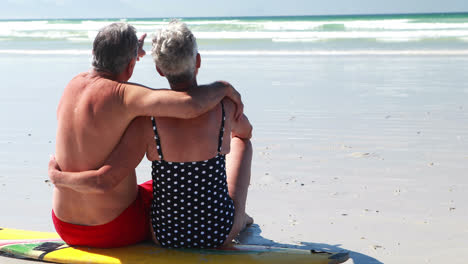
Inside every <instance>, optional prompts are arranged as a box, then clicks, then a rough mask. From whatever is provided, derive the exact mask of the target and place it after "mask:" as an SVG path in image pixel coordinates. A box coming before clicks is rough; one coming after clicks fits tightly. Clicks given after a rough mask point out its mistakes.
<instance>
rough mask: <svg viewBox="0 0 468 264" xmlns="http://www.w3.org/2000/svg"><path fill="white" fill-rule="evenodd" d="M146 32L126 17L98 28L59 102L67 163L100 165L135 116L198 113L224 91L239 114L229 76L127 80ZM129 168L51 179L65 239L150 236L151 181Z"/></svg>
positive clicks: (76, 167) (110, 243) (97, 243)
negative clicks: (148, 83) (189, 86)
mask: <svg viewBox="0 0 468 264" xmlns="http://www.w3.org/2000/svg"><path fill="white" fill-rule="evenodd" d="M144 37H145V36H143V37H142V38H141V39H140V41H139V40H138V38H137V36H136V31H135V29H134V28H133V27H132V26H130V25H128V24H125V23H114V24H111V25H109V26H106V27H104V28H103V29H102V30H101V31H100V32H99V33H98V35H97V36H96V39H95V40H94V44H93V63H92V64H93V69H92V70H90V71H89V72H85V73H81V74H79V75H78V76H76V77H75V78H73V79H72V80H71V81H70V83H69V84H68V86H67V87H66V88H65V90H64V93H63V96H62V98H61V100H60V103H59V106H58V110H57V118H58V128H57V138H56V140H57V145H56V161H57V163H58V165H59V166H60V168H61V169H62V170H64V171H71V172H73V171H85V170H92V169H95V168H98V167H100V166H102V165H103V162H104V161H105V160H106V158H107V157H108V156H109V154H110V153H111V152H112V151H113V149H114V148H115V146H116V145H117V144H118V143H119V141H120V139H121V137H122V135H123V134H124V132H125V130H126V129H127V127H128V126H129V124H130V123H131V122H132V120H133V119H135V117H137V116H158V117H163V116H166V117H177V118H192V117H195V116H198V115H200V114H202V113H204V112H205V111H208V110H209V109H211V108H212V107H214V106H215V105H216V104H218V103H219V102H220V101H221V99H223V98H224V97H225V96H227V97H229V98H230V99H232V100H233V101H234V102H235V103H236V104H237V106H238V116H240V113H241V112H242V102H241V101H240V95H239V94H238V93H237V92H236V91H235V90H234V89H233V88H232V87H231V86H230V85H229V84H227V83H223V82H217V83H213V84H211V85H207V86H203V87H202V88H203V89H200V91H194V92H193V93H188V92H187V93H184V92H175V91H170V90H152V89H149V88H146V87H144V86H141V85H137V84H131V83H127V81H128V80H129V79H130V77H131V76H132V73H133V69H134V67H135V63H136V61H137V60H138V57H139V56H142V55H144V51H142V44H143V40H144ZM139 42H140V44H139ZM129 158H130V157H129ZM123 162H124V161H123ZM135 166H136V165H135ZM106 169H109V168H108V167H106V166H104V167H103V168H102V170H106ZM129 171H130V172H129ZM125 173H126V174H125V175H122V177H119V178H115V179H110V180H109V181H107V180H102V179H101V178H96V177H94V178H92V177H86V175H84V176H83V175H80V176H79V177H68V178H60V177H56V178H54V179H53V183H54V184H55V188H54V193H53V211H52V218H53V221H54V225H55V228H56V230H57V232H58V233H59V235H60V236H61V237H62V239H63V240H64V241H65V242H67V243H69V244H73V245H86V246H93V247H118V246H125V245H129V244H134V243H137V242H140V241H142V240H144V239H146V238H147V237H148V233H149V232H148V225H147V223H148V216H147V213H146V211H145V210H146V209H145V208H146V207H147V205H146V203H147V202H148V201H149V200H148V199H151V198H152V197H151V190H150V189H149V188H150V187H147V188H146V189H145V188H144V187H142V186H138V185H137V183H136V175H135V171H134V167H133V168H131V169H129V170H126V171H125ZM83 183H86V185H83ZM80 186H85V187H80ZM146 190H149V192H146Z"/></svg>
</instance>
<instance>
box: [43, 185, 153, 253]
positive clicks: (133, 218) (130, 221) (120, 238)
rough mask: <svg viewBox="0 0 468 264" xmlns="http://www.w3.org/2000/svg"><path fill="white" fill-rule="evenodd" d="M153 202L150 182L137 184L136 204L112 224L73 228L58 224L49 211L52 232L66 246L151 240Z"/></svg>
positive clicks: (123, 244) (120, 244) (99, 245)
mask: <svg viewBox="0 0 468 264" xmlns="http://www.w3.org/2000/svg"><path fill="white" fill-rule="evenodd" d="M152 199H153V184H152V181H151V180H150V181H147V182H145V183H143V184H141V185H138V196H137V198H136V199H135V201H134V202H133V203H132V204H131V205H130V206H129V207H128V208H127V209H125V210H124V211H123V212H122V213H121V214H120V215H119V216H118V217H117V218H115V219H114V220H112V221H111V222H109V223H107V224H103V225H98V226H83V225H74V224H70V223H66V222H63V221H61V220H60V219H58V218H57V217H56V216H55V213H54V211H53V210H52V221H53V222H54V225H55V230H56V231H57V233H58V234H59V235H60V237H61V238H62V239H63V241H65V242H66V243H67V244H69V245H74V246H88V247H98V248H114V247H123V246H128V245H132V244H136V243H138V242H142V241H145V240H148V239H151V235H150V229H149V221H150V219H149V210H150V206H151V200H152Z"/></svg>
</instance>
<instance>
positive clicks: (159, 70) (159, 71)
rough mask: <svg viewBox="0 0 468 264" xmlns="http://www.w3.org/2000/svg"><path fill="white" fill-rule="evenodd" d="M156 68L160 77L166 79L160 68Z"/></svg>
mask: <svg viewBox="0 0 468 264" xmlns="http://www.w3.org/2000/svg"><path fill="white" fill-rule="evenodd" d="M155 66H156V71H157V72H158V73H159V75H161V76H162V77H164V73H163V72H162V71H161V69H159V67H158V66H157V65H155Z"/></svg>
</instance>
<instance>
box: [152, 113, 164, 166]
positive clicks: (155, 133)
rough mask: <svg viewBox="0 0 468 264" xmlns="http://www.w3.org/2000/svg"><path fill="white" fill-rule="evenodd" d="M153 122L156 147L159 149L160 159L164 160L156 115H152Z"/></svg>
mask: <svg viewBox="0 0 468 264" xmlns="http://www.w3.org/2000/svg"><path fill="white" fill-rule="evenodd" d="M151 122H153V131H154V140H155V141H156V148H157V149H158V154H159V159H160V160H164V158H163V153H162V148H161V140H160V139H159V135H158V130H157V129H156V119H155V118H154V116H152V117H151Z"/></svg>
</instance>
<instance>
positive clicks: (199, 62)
mask: <svg viewBox="0 0 468 264" xmlns="http://www.w3.org/2000/svg"><path fill="white" fill-rule="evenodd" d="M196 66H197V68H200V66H201V56H200V53H197V62H196Z"/></svg>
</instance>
